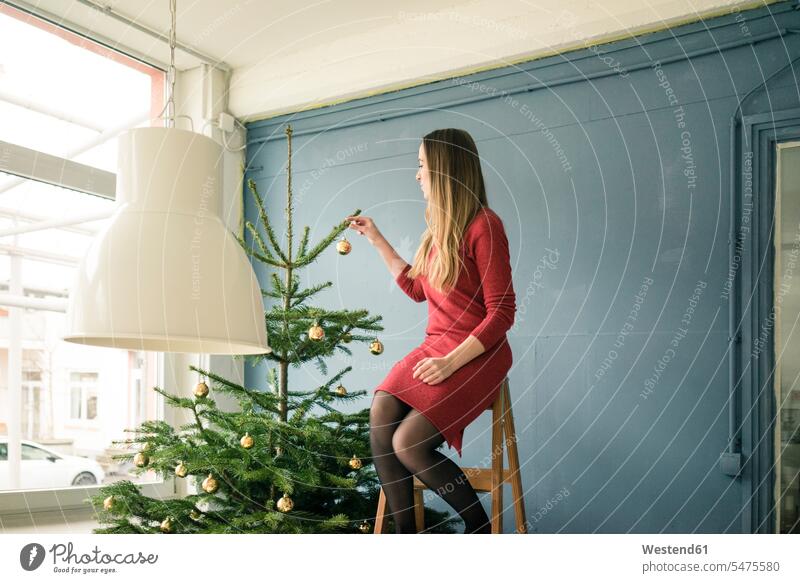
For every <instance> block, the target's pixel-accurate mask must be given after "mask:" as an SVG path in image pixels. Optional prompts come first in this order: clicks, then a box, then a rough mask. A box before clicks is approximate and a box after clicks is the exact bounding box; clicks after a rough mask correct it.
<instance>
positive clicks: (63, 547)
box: [19, 543, 158, 574]
mask: <svg viewBox="0 0 800 583" xmlns="http://www.w3.org/2000/svg"><path fill="white" fill-rule="evenodd" d="M48 553H49V554H50V556H51V557H52V559H53V572H54V573H83V574H87V573H104V574H105V573H114V572H116V571H117V569H116V568H115V567H113V566H111V567H109V566H106V565H153V564H155V562H156V561H158V555H154V554H149V555H145V554H143V553H142V552H141V551H140V552H138V553H115V554H109V553H104V552H102V551H101V550H100V549H99V548H98V547H97V545H95V547H94V549H92V550H91V551H89V552H88V553H80V554H78V553H75V552H73V546H72V543H67V544H60V543H59V544H55V545H53V546H52V547H50V550H49V551H45V549H44V547H43V546H42V545H40V544H39V543H28V544H27V545H25V546H24V547H22V550H21V551H20V552H19V564H20V565H21V566H22V568H23V569H25V570H26V571H35V570H36V569H38V568H39V567H41V566H42V563H43V562H44V560H45V557H46V556H47V554H48Z"/></svg>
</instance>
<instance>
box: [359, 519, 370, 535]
mask: <svg viewBox="0 0 800 583" xmlns="http://www.w3.org/2000/svg"><path fill="white" fill-rule="evenodd" d="M358 529H359V530H360V531H361V532H363V533H368V532H369V531H370V530H372V528H371V527H370V525H369V522H367V521H366V520H365V521H364V522H362V523H361V524H359V525H358Z"/></svg>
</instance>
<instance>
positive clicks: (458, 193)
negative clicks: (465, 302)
mask: <svg viewBox="0 0 800 583" xmlns="http://www.w3.org/2000/svg"><path fill="white" fill-rule="evenodd" d="M422 147H423V149H424V151H425V158H426V160H427V166H428V172H429V173H430V193H429V194H428V205H427V207H426V208H425V222H426V224H427V225H428V228H427V229H426V230H425V232H424V233H423V234H422V237H421V240H420V246H419V249H417V253H416V255H414V262H413V263H412V265H411V269H410V270H409V271H408V274H407V275H408V277H410V278H412V279H413V278H414V277H416V276H417V275H425V276H426V277H427V278H428V283H429V284H430V285H431V286H433V287H434V288H435V289H436V290H438V291H439V292H440V293H441V292H443V290H445V289H446V290H449V289H451V288H452V287H453V286H454V285H455V283H456V282H457V281H458V275H459V266H460V265H462V260H461V256H460V254H459V250H460V247H461V243H462V241H463V237H464V232H465V231H466V229H467V227H468V226H469V224H470V223H471V222H472V219H473V218H475V216H476V215H477V214H478V212H480V211H481V209H483V208H486V207H488V203H487V200H486V186H485V185H484V182H483V173H482V172H481V162H480V157H479V156H478V148H477V146H476V145H475V140H473V139H472V136H470V135H469V133H468V132H466V131H465V130H460V129H456V128H445V129H439V130H434V131H432V132H430V133H429V134H427V135H425V136H424V137H423V138H422ZM432 248H435V249H436V255H435V257H434V258H433V260H432V261H431V262H430V266H428V261H427V259H428V256H429V254H430V252H431V249H432Z"/></svg>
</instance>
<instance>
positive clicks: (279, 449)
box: [275, 445, 283, 457]
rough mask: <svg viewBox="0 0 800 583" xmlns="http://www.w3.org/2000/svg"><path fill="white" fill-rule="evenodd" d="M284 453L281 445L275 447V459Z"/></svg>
mask: <svg viewBox="0 0 800 583" xmlns="http://www.w3.org/2000/svg"><path fill="white" fill-rule="evenodd" d="M282 453H283V448H282V447H281V446H280V445H276V446H275V457H278V456H280V455H281V454H282Z"/></svg>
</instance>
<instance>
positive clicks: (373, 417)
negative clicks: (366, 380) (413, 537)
mask: <svg viewBox="0 0 800 583" xmlns="http://www.w3.org/2000/svg"><path fill="white" fill-rule="evenodd" d="M410 410H411V407H409V406H408V405H407V404H406V403H404V402H403V401H401V400H400V399H398V398H397V397H395V396H394V395H390V394H389V393H387V392H386V391H375V395H374V397H373V399H372V406H371V407H370V410H369V441H370V446H371V449H372V461H373V462H374V463H375V470H376V471H377V473H378V478H379V479H380V482H381V487H382V488H383V493H384V494H385V495H386V502H387V503H388V505H389V510H390V511H391V514H392V516H393V517H394V524H395V530H396V531H397V533H398V534H404V533H415V532H417V528H416V520H415V519H414V482H413V480H414V477H413V476H412V475H411V474H410V473H409V471H408V470H407V469H406V468H405V466H404V465H403V464H401V463H400V460H398V459H397V456H395V454H394V450H392V436H393V434H394V432H395V430H396V429H397V427H398V426H399V425H400V422H401V421H402V420H403V419H404V418H405V416H406V414H407V413H408V412H409V411H410Z"/></svg>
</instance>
